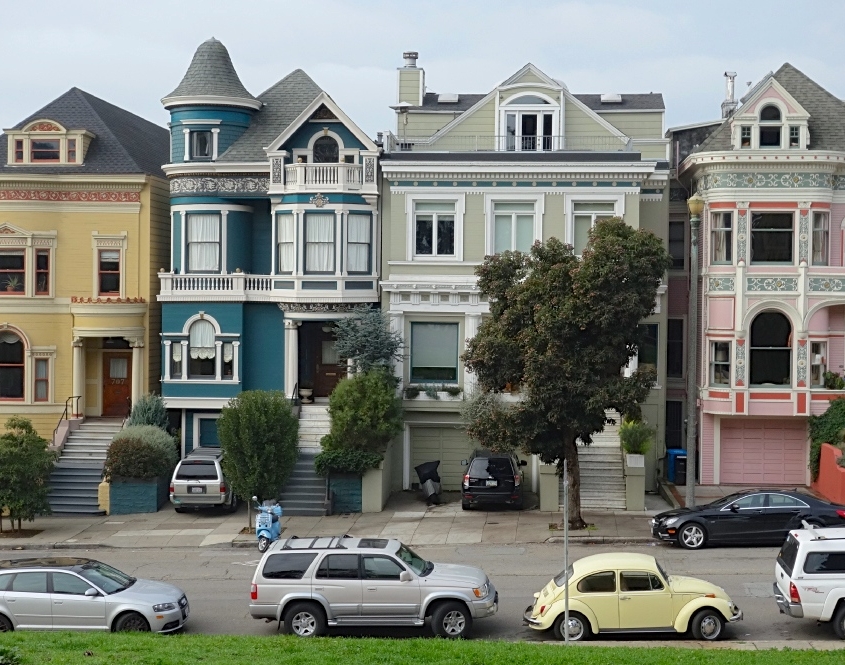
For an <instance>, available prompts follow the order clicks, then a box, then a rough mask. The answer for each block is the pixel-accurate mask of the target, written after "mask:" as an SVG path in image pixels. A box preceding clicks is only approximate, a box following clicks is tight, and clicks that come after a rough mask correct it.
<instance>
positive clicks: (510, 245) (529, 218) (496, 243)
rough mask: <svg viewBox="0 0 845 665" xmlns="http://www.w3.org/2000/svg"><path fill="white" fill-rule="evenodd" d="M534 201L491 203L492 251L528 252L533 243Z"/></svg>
mask: <svg viewBox="0 0 845 665" xmlns="http://www.w3.org/2000/svg"><path fill="white" fill-rule="evenodd" d="M534 214H535V213H534V203H533V202H514V203H509V202H495V203H493V251H494V253H496V254H499V253H501V252H506V251H508V250H511V251H516V252H528V251H529V250H530V249H531V245H533V244H534Z"/></svg>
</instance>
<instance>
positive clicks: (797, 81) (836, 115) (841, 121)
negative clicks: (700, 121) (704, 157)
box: [695, 62, 845, 152]
mask: <svg viewBox="0 0 845 665" xmlns="http://www.w3.org/2000/svg"><path fill="white" fill-rule="evenodd" d="M769 76H770V77H771V78H773V79H774V80H775V81H777V82H778V83H779V84H780V85H781V86H783V88H784V89H785V90H786V91H787V92H788V93H789V94H790V95H792V97H794V98H795V101H796V102H798V103H799V104H800V105H801V106H802V107H803V108H804V110H806V111H807V113H809V114H810V119H809V121H808V123H807V124H808V127H809V130H810V145H809V146H808V147H809V149H810V150H841V151H845V102H843V101H842V100H841V99H839V98H837V97H835V96H834V95H832V94H831V93H829V92H828V91H827V90H825V89H824V88H823V87H821V86H820V85H819V84H818V83H816V82H815V81H814V80H813V79H811V78H810V77H808V76H807V75H806V74H804V73H803V72H801V71H799V70H798V69H796V68H795V67H793V66H792V65H790V64H789V63H788V62H786V63H784V64H783V66H781V68H780V69H778V70H777V71H776V72H775V73H774V74H770V75H769ZM768 78H769V77H766V79H764V82H765V81H766V80H767V79H768ZM758 87H759V88H762V86H760V85H759V84H758V86H755V90H754V91H755V92H756V90H757V88H758ZM746 99H748V96H746ZM741 108H742V107H740V111H741ZM730 121H731V119H730V118H728V119H727V120H725V121H724V122H723V123H722V126H721V127H719V129H717V130H716V131H715V132H713V134H711V135H710V138H708V139H707V140H706V141H705V142H704V143H702V144H701V145H700V146H699V148H698V150H696V151H695V152H711V151H720V150H731V149H733V146H732V144H731V127H730Z"/></svg>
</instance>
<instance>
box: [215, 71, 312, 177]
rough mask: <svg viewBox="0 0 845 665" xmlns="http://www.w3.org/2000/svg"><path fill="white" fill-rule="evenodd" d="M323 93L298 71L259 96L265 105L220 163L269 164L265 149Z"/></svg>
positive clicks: (305, 75)
mask: <svg viewBox="0 0 845 665" xmlns="http://www.w3.org/2000/svg"><path fill="white" fill-rule="evenodd" d="M321 92H323V91H322V89H321V88H320V86H318V85H317V84H316V83H314V81H313V80H312V79H311V77H310V76H308V74H306V73H305V72H304V71H302V70H301V69H297V70H295V71H293V72H291V73H290V74H288V75H287V76H285V78H283V79H282V80H281V81H279V82H278V83H276V84H275V85H274V86H272V87H271V88H269V89H268V90H266V91H264V92H262V93H261V94H260V95H258V100H259V101H260V102H262V103H263V106H262V107H261V110H260V111H258V112H257V113H256V114H255V115H254V116H253V117H252V120H251V121H250V124H249V128H248V129H247V130H246V131H245V132H244V133H243V135H242V136H241V137H240V138H239V139H238V140H237V141H235V142H234V143H233V144H232V145H231V146H229V148H228V149H227V150H226V152H224V153H223V154H222V155H220V158H219V159H218V160H217V161H218V162H252V161H260V162H266V161H267V154H266V153H265V152H264V148H266V147H267V146H269V145H270V143H271V142H272V141H273V140H274V139H275V138H276V137H278V136H279V135H280V134H282V133H284V131H285V130H286V129H287V128H288V126H290V124H291V123H292V122H293V121H294V120H296V119H297V118H298V117H299V116H300V114H301V113H302V112H303V111H304V110H305V108H306V107H307V106H308V105H309V104H310V103H311V102H312V101H314V98H315V97H317V95H319V94H320V93H321Z"/></svg>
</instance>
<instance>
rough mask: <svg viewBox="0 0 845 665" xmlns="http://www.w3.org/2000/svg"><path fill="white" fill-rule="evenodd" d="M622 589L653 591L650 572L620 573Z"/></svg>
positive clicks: (620, 588)
mask: <svg viewBox="0 0 845 665" xmlns="http://www.w3.org/2000/svg"><path fill="white" fill-rule="evenodd" d="M619 590H620V591H651V579H649V574H648V573H619Z"/></svg>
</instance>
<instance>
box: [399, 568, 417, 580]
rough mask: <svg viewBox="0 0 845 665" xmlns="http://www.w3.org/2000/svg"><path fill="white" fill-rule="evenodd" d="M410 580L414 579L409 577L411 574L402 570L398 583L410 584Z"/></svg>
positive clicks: (411, 576)
mask: <svg viewBox="0 0 845 665" xmlns="http://www.w3.org/2000/svg"><path fill="white" fill-rule="evenodd" d="M412 579H414V576H413V575H411V573H409V572H408V571H407V570H403V571H402V572H401V573H399V581H400V582H410V581H411V580H412Z"/></svg>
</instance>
